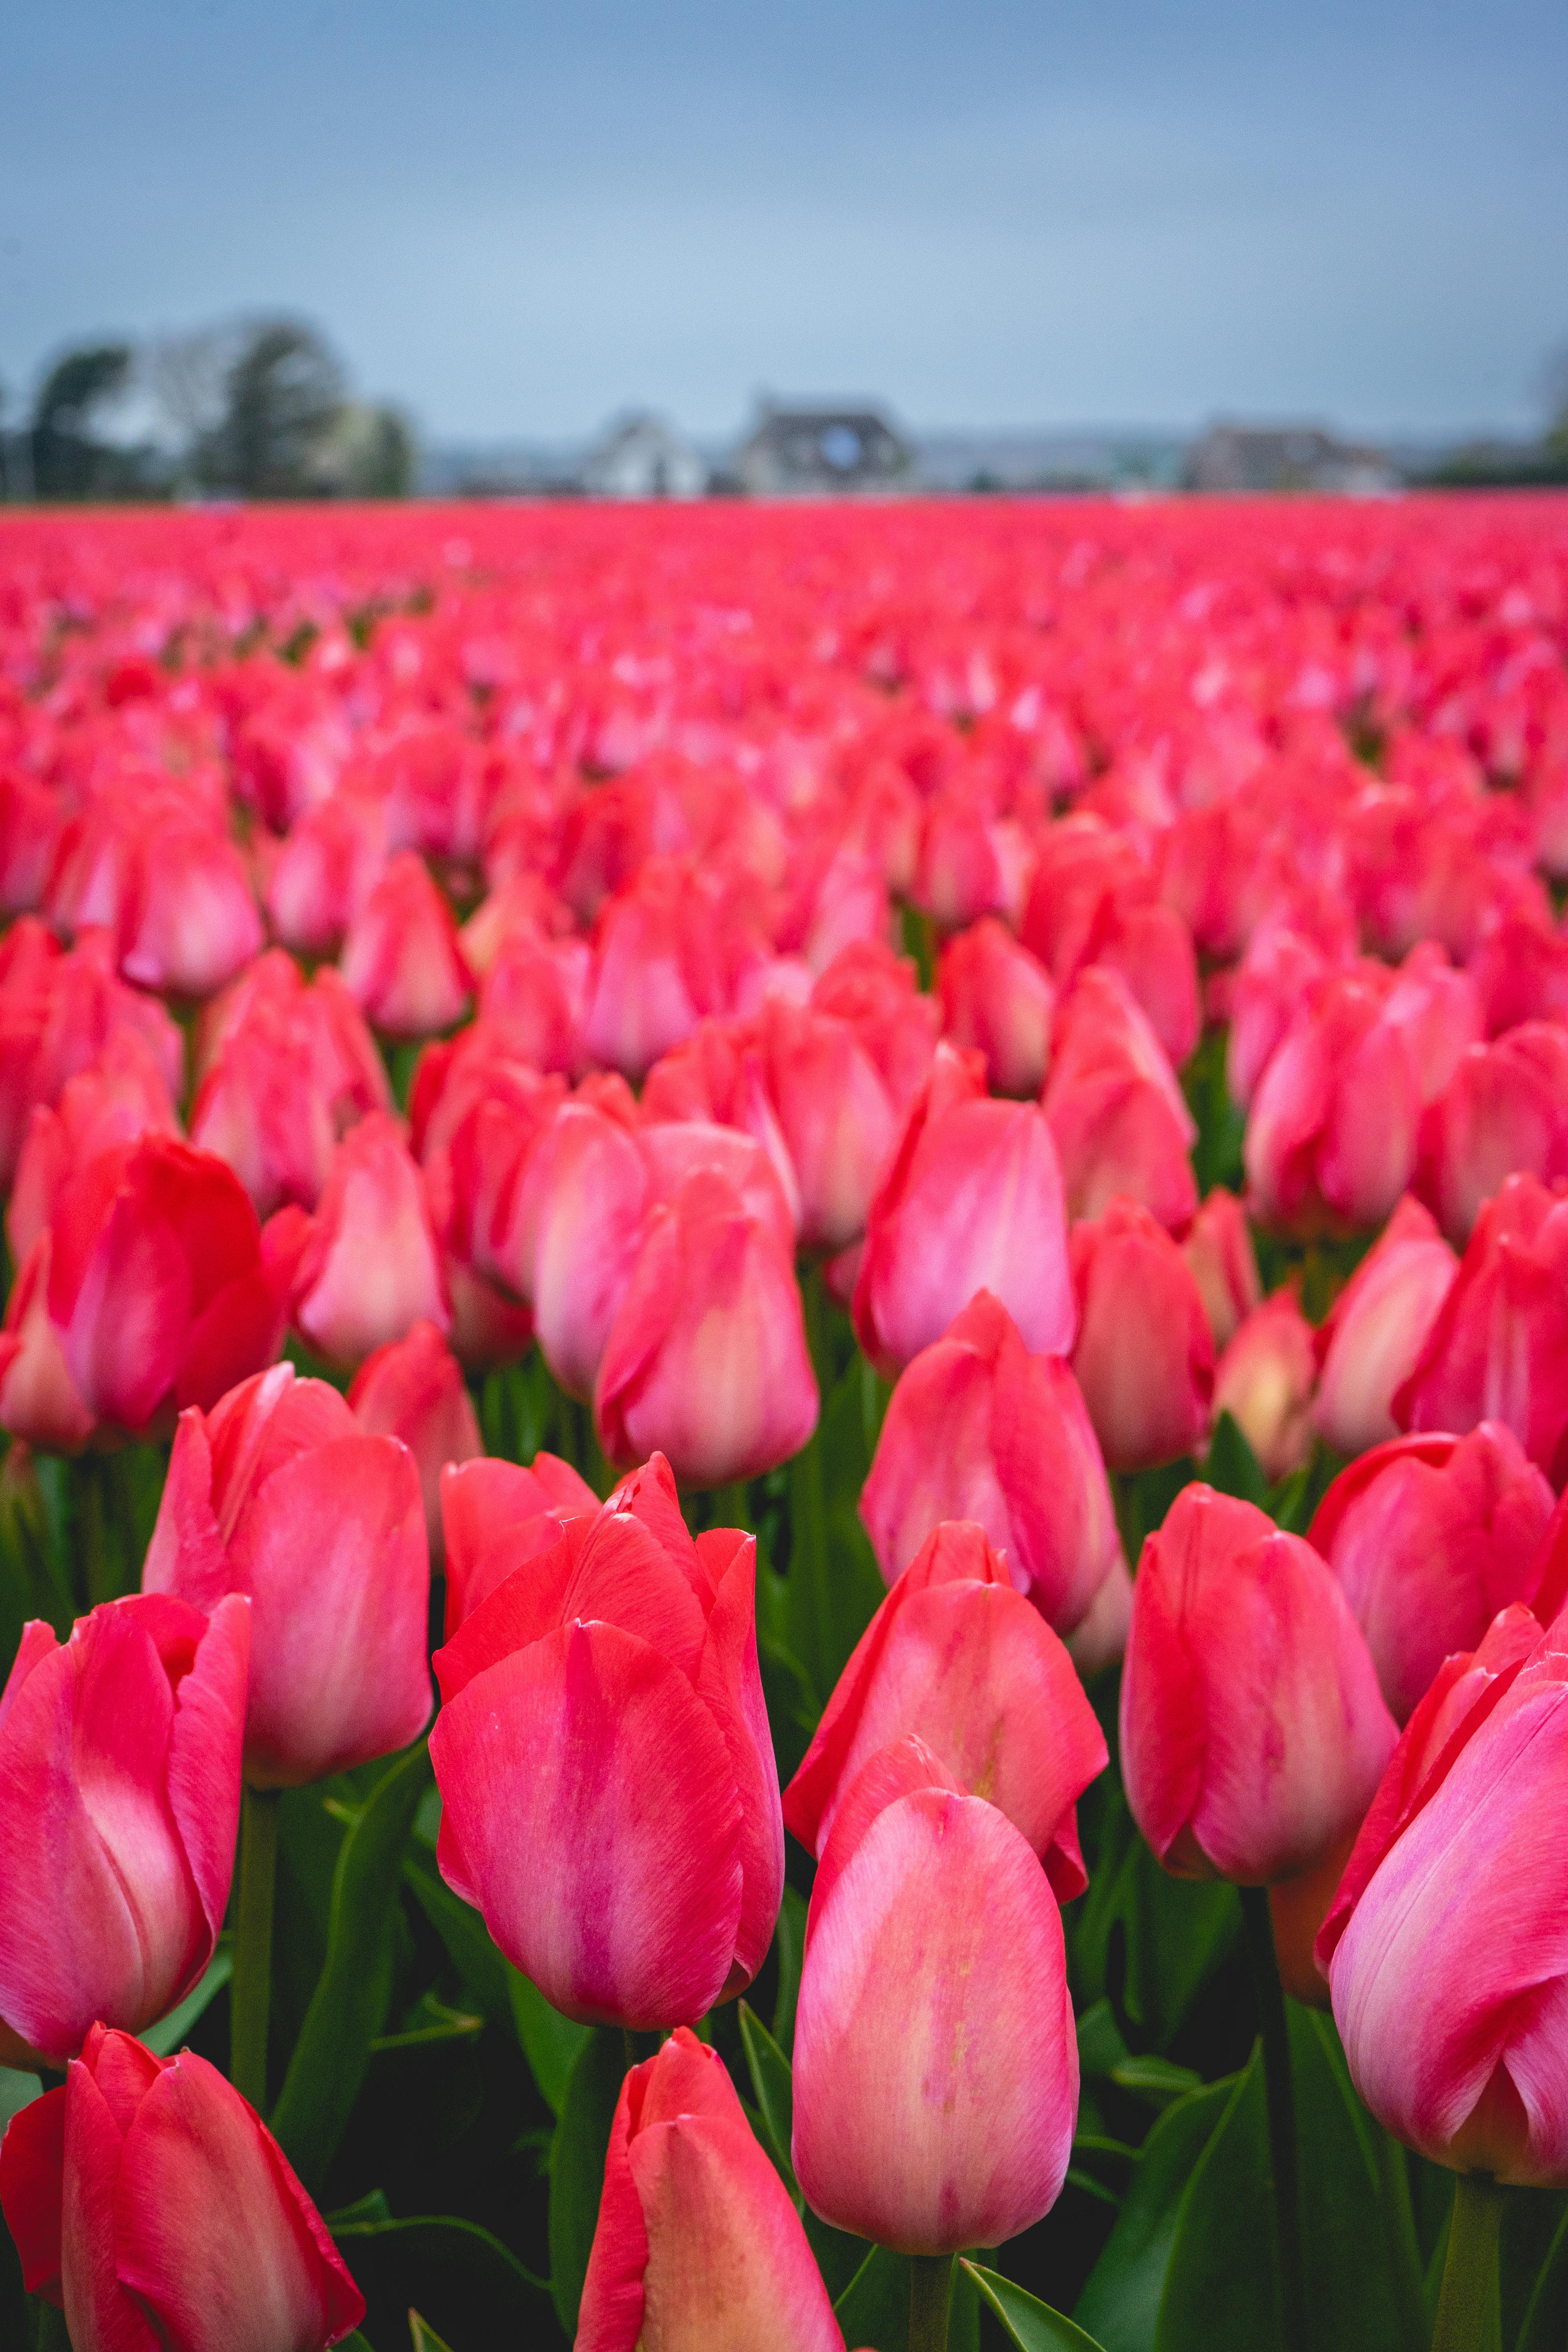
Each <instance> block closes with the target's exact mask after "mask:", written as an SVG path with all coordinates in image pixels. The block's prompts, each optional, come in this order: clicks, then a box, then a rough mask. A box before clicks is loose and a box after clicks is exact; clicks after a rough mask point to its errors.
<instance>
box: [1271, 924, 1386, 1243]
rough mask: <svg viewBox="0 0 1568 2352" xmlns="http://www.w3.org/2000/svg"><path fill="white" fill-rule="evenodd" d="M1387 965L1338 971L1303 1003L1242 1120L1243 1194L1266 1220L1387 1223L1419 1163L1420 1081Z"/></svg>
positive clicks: (1316, 1224) (1311, 1226)
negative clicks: (1395, 1017)
mask: <svg viewBox="0 0 1568 2352" xmlns="http://www.w3.org/2000/svg"><path fill="white" fill-rule="evenodd" d="M1392 985H1393V982H1392V981H1391V979H1390V978H1389V976H1388V975H1387V974H1386V973H1384V971H1382V969H1381V967H1377V966H1372V967H1369V966H1367V965H1364V964H1358V965H1357V966H1356V967H1355V969H1354V970H1353V971H1344V972H1331V973H1329V974H1327V975H1326V976H1325V977H1324V978H1323V979H1321V981H1319V982H1316V984H1315V985H1314V986H1313V987H1312V988H1311V990H1310V992H1309V993H1308V995H1307V996H1306V997H1305V998H1304V999H1303V1000H1302V1001H1301V1003H1300V1009H1299V1011H1298V1012H1297V1013H1296V1016H1295V1019H1294V1020H1293V1021H1292V1023H1291V1024H1290V1027H1289V1031H1288V1032H1287V1034H1286V1035H1285V1038H1284V1040H1283V1042H1282V1043H1281V1044H1280V1045H1279V1049H1278V1051H1277V1052H1276V1053H1275V1054H1274V1055H1273V1057H1272V1059H1271V1060H1270V1061H1269V1064H1268V1068H1267V1069H1266V1070H1265V1072H1264V1074H1263V1076H1262V1079H1261V1081H1260V1083H1259V1085H1258V1091H1257V1093H1256V1095H1255V1096H1254V1097H1253V1100H1252V1109H1251V1112H1250V1114H1249V1116H1248V1118H1247V1139H1246V1143H1245V1146H1244V1157H1245V1160H1246V1165H1247V1197H1248V1200H1249V1202H1251V1205H1252V1208H1253V1213H1254V1214H1255V1215H1256V1216H1258V1217H1260V1218H1261V1219H1263V1220H1264V1221H1265V1222H1266V1223H1270V1224H1282V1225H1289V1226H1291V1227H1294V1228H1296V1229H1298V1230H1301V1231H1312V1230H1317V1229H1319V1228H1321V1227H1322V1226H1324V1225H1339V1226H1345V1227H1353V1226H1367V1225H1377V1224H1381V1223H1382V1222H1383V1220H1384V1218H1385V1217H1386V1216H1387V1215H1388V1213H1389V1212H1390V1211H1391V1210H1392V1209H1393V1207H1394V1202H1396V1201H1397V1200H1398V1198H1399V1196H1400V1194H1401V1192H1404V1191H1405V1186H1406V1185H1407V1184H1408V1183H1409V1181H1410V1177H1411V1173H1412V1171H1413V1170H1414V1168H1415V1146H1416V1131H1417V1126H1418V1122H1419V1119H1420V1115H1421V1106H1422V1089H1421V1075H1420V1071H1419V1069H1418V1066H1417V1063H1416V1057H1415V1050H1414V1047H1413V1044H1412V1041H1411V1038H1410V1035H1409V1034H1408V1032H1407V1030H1406V1028H1405V1026H1404V1025H1402V1024H1396V1023H1394V1021H1392V1020H1390V1019H1389V1018H1388V1017H1387V1003H1388V995H1389V991H1390V988H1391V987H1392Z"/></svg>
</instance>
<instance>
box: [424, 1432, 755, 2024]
mask: <svg viewBox="0 0 1568 2352" xmlns="http://www.w3.org/2000/svg"><path fill="white" fill-rule="evenodd" d="M755 1573H756V1547H755V1544H754V1542H753V1540H752V1538H751V1537H750V1536H745V1535H742V1534H741V1532H740V1531H739V1530H738V1529H736V1528H716V1529H714V1530H713V1531H712V1532H711V1533H710V1534H708V1535H705V1536H703V1537H701V1538H700V1539H699V1541H698V1542H697V1543H696V1544H693V1542H692V1540H691V1538H690V1537H689V1535H688V1533H687V1531H686V1528H685V1525H684V1523H683V1521H682V1519H681V1517H680V1512H679V1506H678V1504H677V1500H676V1494H675V1481H674V1479H673V1477H672V1476H671V1475H670V1471H669V1465H668V1463H665V1462H663V1461H661V1460H660V1459H659V1458H658V1456H657V1455H656V1456H655V1458H654V1459H653V1461H652V1462H650V1463H649V1464H648V1465H647V1467H646V1468H645V1469H642V1470H639V1471H637V1472H636V1473H635V1474H634V1475H633V1476H631V1477H630V1478H628V1479H626V1480H625V1481H624V1482H623V1484H622V1485H621V1486H619V1487H617V1488H616V1492H615V1494H614V1495H612V1496H611V1497H610V1500H609V1501H608V1502H607V1503H606V1504H605V1507H604V1509H603V1510H602V1511H601V1512H600V1513H599V1515H598V1517H596V1518H595V1519H592V1520H584V1519H574V1520H573V1521H572V1522H571V1523H570V1524H569V1525H568V1526H567V1527H566V1528H565V1530H564V1533H563V1537H562V1540H561V1541H560V1542H559V1543H558V1544H557V1545H555V1546H554V1547H552V1549H550V1550H549V1551H546V1552H542V1553H541V1554H539V1555H538V1556H537V1558H535V1559H531V1560H529V1561H528V1562H527V1563H526V1564H525V1565H524V1566H523V1567H522V1568H521V1569H520V1570H518V1571H517V1572H516V1573H515V1574H513V1575H511V1576H510V1577H508V1578H507V1580H506V1581H505V1582H504V1583H502V1584H500V1585H498V1586H497V1588H496V1589H495V1590H494V1591H492V1592H491V1593H490V1595H489V1599H488V1600H486V1601H481V1602H480V1604H479V1607H478V1608H477V1609H476V1610H475V1611H474V1612H473V1613H472V1614H471V1615H470V1616H468V1617H467V1618H466V1619H465V1620H464V1622H463V1624H462V1626H461V1628H460V1629H459V1631H458V1633H456V1634H455V1635H454V1636H453V1638H452V1640H451V1641H449V1642H448V1643H447V1646H446V1648H445V1649H443V1650H438V1651H437V1654H436V1672H437V1677H438V1679H439V1681H440V1685H441V1696H442V1702H443V1704H442V1707H441V1712H440V1714H439V1715H438V1716H437V1718H436V1725H435V1728H434V1729H433V1730H432V1732H431V1734H430V1756H431V1761H432V1762H433V1764H434V1765H435V1768H436V1780H437V1786H438V1787H439V1789H440V1790H441V1796H442V1801H443V1803H442V1814H441V1831H440V1838H439V1842H438V1844H437V1858H438V1860H439V1862H440V1865H441V1870H442V1873H443V1875H444V1876H445V1878H446V1880H447V1885H449V1886H451V1887H453V1888H454V1889H455V1890H456V1892H457V1893H458V1894H459V1895H462V1897H463V1898H464V1900H465V1901H466V1902H468V1903H471V1904H473V1905H474V1906H475V1907H476V1908H477V1909H479V1910H480V1911H482V1912H483V1914H484V1918H485V1924H486V1926H487V1927H489V1931H490V1934H491V1935H492V1936H493V1937H494V1938H495V1940H496V1942H497V1943H498V1944H499V1945H500V1948H501V1950H502V1951H503V1952H504V1953H505V1954H506V1956H507V1958H509V1959H510V1960H512V1961H513V1962H515V1964H516V1965H517V1967H519V1968H520V1969H522V1971H523V1972H524V1974H525V1975H527V1976H530V1977H531V1978H532V1979H533V1981H534V1983H535V1984H536V1985H537V1986H538V1987H539V1989H540V1990H541V1991H542V1993H543V1994H544V1995H545V1997H546V1999H547V2000H552V2001H553V2003H554V2004H555V2006H556V2008H557V2009H560V2010H563V2011H565V2012H566V2014H567V2015H568V2016H570V2017H580V2018H590V2019H596V2020H599V2021H603V2022H605V2023H614V2024H619V2025H628V2026H632V2027H637V2028H643V2027H651V2026H657V2025H669V2024H671V2023H680V2024H693V2023H695V2022H696V2021H697V2019H698V2018H700V2017H701V2016H703V2015H705V2014H706V2012H707V2011H709V2010H710V2008H711V2007H712V2005H713V2003H714V2002H715V2001H716V2000H720V1999H721V1998H723V1997H725V1996H726V1995H727V1994H729V1993H733V1992H738V1991H740V1990H742V1988H743V1987H744V1986H745V1985H747V1984H748V1983H750V1981H751V1979H752V1977H753V1976H754V1975H755V1974H756V1972H757V1970H758V1969H759V1968H760V1967H761V1966H762V1964H763V1958H764V1957H765V1955H766V1952H767V1948H768V1944H769V1941H770V1939H771V1937H772V1936H773V1922H774V1919H775V1918H776V1916H777V1914H778V1906H779V1896H780V1893H781V1890H782V1887H783V1882H784V1825H783V1822H782V1821H781V1819H780V1815H779V1797H778V1780H777V1777H776V1772H775V1768H774V1765H773V1742H772V1739H771V1737H770V1735H769V1731H768V1722H767V1716H766V1712H765V1710H764V1708H763V1693H762V1681H761V1677H760V1675H759V1671H758V1665H757V1647H756V1629H755V1622H754V1618H753V1590H754V1580H755Z"/></svg>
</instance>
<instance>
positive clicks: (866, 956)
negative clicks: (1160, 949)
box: [811, 940, 942, 1118]
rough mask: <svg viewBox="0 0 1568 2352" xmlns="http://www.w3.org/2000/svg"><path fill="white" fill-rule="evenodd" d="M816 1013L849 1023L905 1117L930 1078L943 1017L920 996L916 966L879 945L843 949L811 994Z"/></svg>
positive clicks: (862, 943)
mask: <svg viewBox="0 0 1568 2352" xmlns="http://www.w3.org/2000/svg"><path fill="white" fill-rule="evenodd" d="M811 1008H812V1011H813V1012H814V1013H830V1014H832V1015H833V1017H834V1018H835V1019H836V1020H839V1021H847V1022H848V1023H849V1024H850V1025H851V1026H852V1028H853V1029H854V1031H855V1033H856V1034H857V1036H858V1038H859V1040H860V1043H861V1044H862V1045H864V1047H865V1048H866V1051H867V1053H868V1054H869V1055H870V1057H871V1059H872V1061H873V1062H874V1063H875V1064H876V1066H877V1069H878V1071H879V1073H880V1076H881V1079H882V1083H883V1085H884V1086H885V1087H887V1089H888V1094H889V1098H890V1100H891V1102H892V1105H893V1108H894V1109H895V1110H896V1111H897V1112H898V1114H899V1117H900V1118H906V1117H907V1116H908V1114H909V1111H910V1106H911V1104H912V1103H913V1101H914V1099H915V1097H916V1096H917V1095H918V1094H919V1092H920V1090H921V1087H922V1086H923V1085H924V1084H925V1082H926V1079H927V1078H928V1077H929V1076H930V1075H931V1056H932V1055H933V1054H934V1053H935V1051H936V1041H937V1030H938V1027H939V1025H940V1023H941V1018H942V1015H941V1013H940V1011H939V1009H938V1006H937V1004H936V1003H935V1001H934V999H933V998H931V997H929V996H923V995H921V992H920V988H919V983H918V981H917V979H916V974H915V969H914V966H913V965H912V964H911V963H910V961H908V960H907V958H904V957H900V956H896V955H894V954H893V952H892V950H890V949H889V948H887V947H884V946H883V945H882V944H881V943H880V941H879V940H855V941H854V942H852V943H851V944H850V945H849V946H847V947H845V948H842V949H841V950H839V952H838V953H837V955H836V956H835V957H834V959H833V961H832V962H831V963H830V964H828V965H827V966H826V969H825V970H824V971H823V972H822V974H821V977H820V978H819V979H818V981H817V982H816V987H815V988H814V989H813V990H812V992H811Z"/></svg>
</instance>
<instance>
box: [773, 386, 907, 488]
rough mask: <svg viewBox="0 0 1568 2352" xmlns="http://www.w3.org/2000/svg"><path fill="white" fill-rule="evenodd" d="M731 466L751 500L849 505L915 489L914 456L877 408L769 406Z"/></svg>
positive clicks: (857, 406)
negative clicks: (852, 499) (854, 499)
mask: <svg viewBox="0 0 1568 2352" xmlns="http://www.w3.org/2000/svg"><path fill="white" fill-rule="evenodd" d="M731 462H732V467H733V470H734V473H735V476H736V478H737V480H738V481H739V484H740V487H741V488H742V490H744V491H747V492H748V493H749V494H750V495H751V496H752V498H759V499H782V498H808V499H822V498H828V499H831V498H842V497H844V496H846V495H856V494H858V495H861V496H864V495H865V494H867V493H868V492H873V493H874V492H876V491H879V490H880V491H889V490H902V489H910V488H913V487H914V463H915V453H914V450H913V448H912V447H911V446H910V443H909V442H908V441H907V440H906V439H905V438H904V436H903V435H902V434H901V433H900V431H899V430H898V428H897V427H896V426H895V425H892V424H890V423H889V420H888V418H887V417H886V416H885V415H883V414H882V413H881V411H880V410H879V409H878V408H875V407H873V406H871V405H870V404H845V405H843V406H842V407H839V406H822V407H812V408H785V407H783V406H780V405H779V404H776V403H774V402H773V401H764V402H763V405H762V408H761V411H760V413H759V415H758V417H757V422H756V424H755V425H754V426H753V427H752V432H751V433H750V435H749V436H748V437H747V438H746V439H745V440H744V441H743V442H742V444H741V446H740V448H739V449H738V450H737V451H736V453H735V456H734V458H733V460H732V461H731Z"/></svg>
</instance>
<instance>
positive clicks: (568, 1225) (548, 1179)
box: [516, 1097, 649, 1399]
mask: <svg viewBox="0 0 1568 2352" xmlns="http://www.w3.org/2000/svg"><path fill="white" fill-rule="evenodd" d="M628 1106H629V1108H628V1109H627V1111H626V1113H624V1114H623V1112H622V1111H620V1110H619V1109H618V1108H613V1107H612V1108H605V1106H603V1105H602V1104H601V1103H599V1102H597V1101H595V1100H594V1099H592V1098H584V1097H574V1098H573V1099H572V1100H570V1101H568V1102H566V1103H564V1104H563V1105H562V1107H561V1108H560V1109H559V1110H558V1111H557V1112H556V1114H555V1117H554V1118H553V1119H552V1123H551V1125H550V1127H549V1128H548V1129H546V1131H545V1133H544V1135H543V1136H542V1139H541V1141H540V1143H539V1147H538V1150H537V1151H536V1153H535V1154H534V1156H533V1158H532V1159H531V1161H530V1162H529V1166H528V1171H527V1178H526V1181H525V1183H524V1184H523V1185H522V1187H521V1189H520V1192H519V1194H518V1201H517V1207H518V1224H517V1234H518V1246H517V1255H516V1264H517V1269H518V1276H519V1286H520V1288H521V1290H522V1292H523V1294H524V1296H525V1297H528V1298H529V1299H531V1302H532V1307H533V1319H534V1328H535V1331H536V1332H537V1334H538V1339H539V1351H540V1353H541V1355H542V1357H543V1358H544V1360H545V1362H546V1363H547V1364H548V1365H549V1367H550V1370H551V1371H552V1374H553V1375H554V1377H555V1379H556V1380H557V1381H559V1383H560V1385H561V1386H562V1387H563V1389H564V1390H565V1391H566V1392H567V1394H568V1395H569V1396H574V1397H578V1398H584V1399H586V1398H588V1397H591V1396H592V1395H593V1393H594V1383H595V1380H596V1379H597V1378H598V1373H599V1366H600V1364H601V1362H602V1361H603V1360H604V1354H605V1342H606V1340H607V1339H608V1338H609V1336H610V1326H611V1324H612V1323H613V1322H614V1320H615V1317H616V1309H617V1307H619V1306H620V1303H621V1300H622V1298H623V1297H625V1295H626V1285H627V1284H628V1283H629V1282H630V1280H631V1275H632V1268H633V1266H634V1265H636V1263H637V1252H638V1250H639V1248H640V1247H641V1244H642V1237H643V1223H644V1217H645V1214H646V1211H647V1199H648V1190H649V1176H648V1168H647V1159H646V1157H645V1155H644V1153H643V1151H642V1150H641V1149H640V1148H639V1143H638V1139H637V1135H636V1133H635V1131H634V1128H635V1118H636V1108H635V1106H631V1105H630V1098H629V1097H628Z"/></svg>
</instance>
